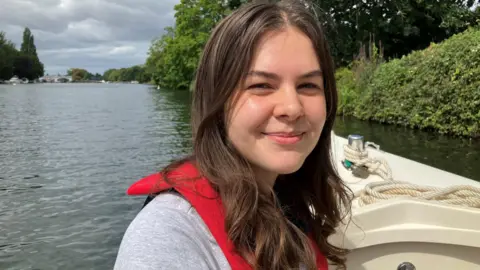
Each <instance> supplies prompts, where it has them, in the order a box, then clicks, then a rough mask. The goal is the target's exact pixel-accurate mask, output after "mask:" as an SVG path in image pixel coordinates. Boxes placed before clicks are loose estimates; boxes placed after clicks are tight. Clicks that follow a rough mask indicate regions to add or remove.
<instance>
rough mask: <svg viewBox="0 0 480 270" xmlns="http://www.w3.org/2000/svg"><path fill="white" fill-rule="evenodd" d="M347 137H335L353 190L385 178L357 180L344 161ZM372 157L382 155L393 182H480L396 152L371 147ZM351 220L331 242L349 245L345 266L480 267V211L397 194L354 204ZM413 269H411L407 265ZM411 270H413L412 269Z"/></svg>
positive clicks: (360, 269) (384, 269)
mask: <svg viewBox="0 0 480 270" xmlns="http://www.w3.org/2000/svg"><path fill="white" fill-rule="evenodd" d="M347 143H348V141H347V140H346V139H345V138H341V137H338V136H334V138H333V154H334V157H335V159H336V161H337V164H336V165H337V170H338V172H339V174H340V176H341V178H342V179H343V180H344V182H345V183H346V184H347V185H348V186H349V187H350V188H351V189H352V191H354V192H358V191H360V190H362V189H363V188H364V187H365V186H366V185H367V184H369V183H372V182H378V181H385V180H384V179H382V178H381V177H379V176H377V175H370V176H368V178H366V179H360V178H356V177H354V176H353V175H352V173H351V171H349V170H347V169H346V168H345V167H344V166H343V165H342V163H341V161H342V160H343V159H344V154H343V146H344V145H345V144H347ZM368 152H369V156H372V157H381V158H384V159H385V160H386V161H387V162H388V165H390V168H391V169H392V172H393V178H394V179H395V180H399V181H403V182H410V183H412V184H416V185H422V186H434V187H439V188H445V187H449V186H454V185H470V186H474V187H479V188H480V183H479V182H476V181H473V180H472V179H468V178H465V177H461V176H458V175H455V174H451V173H448V172H445V171H442V170H439V169H436V168H433V167H430V166H427V165H424V164H421V163H418V162H415V161H412V160H408V159H405V158H402V157H399V156H396V155H392V154H389V153H385V152H383V151H378V150H375V149H371V150H370V149H369V150H368ZM352 207H353V209H352V216H351V220H350V223H347V224H346V225H345V226H340V227H339V228H338V231H337V233H336V234H335V235H333V236H332V238H331V239H330V241H331V242H332V243H334V244H336V245H340V246H343V247H346V248H348V249H351V253H350V254H349V255H348V256H347V269H352V270H388V269H392V270H394V269H395V270H396V269H397V268H398V266H399V265H401V264H402V263H404V262H408V263H411V264H412V265H413V266H415V268H416V269H417V270H423V269H428V270H430V269H435V270H452V269H454V270H456V269H458V270H460V269H461V270H474V269H475V270H478V269H480V209H479V208H473V207H466V206H465V207H464V206H455V205H451V204H447V203H444V202H438V201H427V200H421V199H415V198H394V199H389V200H385V201H378V202H375V203H372V204H368V205H365V206H360V205H359V204H358V202H357V200H354V202H353V206H352ZM404 269H405V270H410V268H404ZM412 269H413V268H412Z"/></svg>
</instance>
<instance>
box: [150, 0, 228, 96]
mask: <svg viewBox="0 0 480 270" xmlns="http://www.w3.org/2000/svg"><path fill="white" fill-rule="evenodd" d="M228 12H229V8H228V6H227V5H226V4H225V3H223V1H210V0H182V1H181V2H180V4H177V5H176V6H175V27H168V28H166V29H165V31H166V33H165V34H164V35H163V36H162V37H160V38H159V39H156V40H154V41H153V42H152V45H151V47H150V51H149V57H148V59H147V64H146V66H147V72H148V73H149V74H151V76H152V80H153V82H154V83H155V84H157V85H159V86H161V87H162V88H166V89H175V90H176V89H180V90H186V89H188V88H189V86H190V84H191V82H192V80H193V78H194V75H195V70H196V67H197V64H198V61H199V58H200V54H201V52H202V50H203V47H204V45H205V43H206V42H207V40H208V37H209V35H210V31H211V30H212V29H213V28H214V26H215V25H216V24H217V23H218V22H219V21H220V20H221V19H222V18H223V17H224V16H225V15H226V14H228Z"/></svg>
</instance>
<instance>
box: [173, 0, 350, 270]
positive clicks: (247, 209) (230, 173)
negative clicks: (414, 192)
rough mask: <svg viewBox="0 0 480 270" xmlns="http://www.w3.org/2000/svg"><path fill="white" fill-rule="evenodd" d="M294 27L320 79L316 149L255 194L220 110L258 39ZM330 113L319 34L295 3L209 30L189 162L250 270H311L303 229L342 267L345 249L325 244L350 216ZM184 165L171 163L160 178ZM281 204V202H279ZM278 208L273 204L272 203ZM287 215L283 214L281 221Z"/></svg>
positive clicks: (261, 8)
mask: <svg viewBox="0 0 480 270" xmlns="http://www.w3.org/2000/svg"><path fill="white" fill-rule="evenodd" d="M285 27H296V28H298V29H299V30H301V31H302V32H303V33H304V34H305V35H307V36H308V37H309V38H310V40H311V41H312V43H313V46H314V49H315V51H316V54H317V57H318V61H319V63H320V65H321V68H322V71H323V75H324V83H325V85H324V88H325V95H326V106H327V119H326V123H325V126H324V128H323V131H322V134H321V136H320V139H319V142H318V143H317V145H316V147H315V148H314V150H313V151H312V153H311V154H310V155H309V156H308V157H307V159H306V160H305V162H304V164H303V166H302V167H301V168H300V169H299V170H298V171H297V172H295V173H292V174H289V175H281V176H279V177H278V179H277V181H276V184H275V193H274V192H273V190H272V191H271V192H268V193H266V192H265V191H263V192H262V191H261V190H262V189H260V188H259V184H258V183H257V181H256V179H255V177H254V173H253V171H252V168H251V167H250V165H249V163H248V161H247V160H246V159H245V158H243V157H242V156H241V155H240V154H239V152H238V151H237V150H236V149H235V148H234V147H233V146H232V145H231V144H230V143H229V141H228V138H227V136H226V124H225V121H226V120H225V118H226V114H227V109H228V108H227V107H226V104H229V102H231V100H232V96H233V93H234V91H235V89H236V88H237V86H238V85H239V84H240V83H242V82H243V80H244V78H245V75H246V74H247V73H248V69H249V68H250V66H251V64H252V59H253V56H254V52H255V48H256V47H257V44H258V42H259V40H260V39H261V37H262V36H263V35H264V34H265V33H267V32H270V31H281V30H282V29H285ZM336 110H337V90H336V85H335V78H334V67H333V62H332V59H331V56H330V54H329V49H328V47H327V42H326V41H325V37H324V34H323V31H322V29H321V27H320V25H319V23H318V22H317V20H316V19H315V17H314V16H313V15H312V14H311V13H310V12H309V11H308V8H307V7H306V5H305V4H302V3H301V1H280V2H279V3H268V2H262V3H260V2H256V3H252V4H247V5H244V6H243V7H241V8H240V9H238V10H236V11H234V12H233V13H232V14H230V15H229V16H227V17H226V18H225V19H223V20H222V21H221V22H220V23H219V24H218V25H217V26H216V28H215V29H214V30H213V33H212V34H211V37H210V39H209V41H208V42H207V44H206V46H205V48H204V51H203V55H202V57H201V60H200V63H199V65H198V69H197V73H196V79H195V84H194V93H193V103H192V131H193V146H194V149H193V155H192V156H191V157H189V158H188V159H189V160H191V161H193V162H195V164H196V166H197V168H198V169H199V171H200V172H201V174H202V175H203V176H205V177H206V178H207V179H208V180H209V181H210V183H211V184H212V186H213V187H214V188H215V189H216V190H217V191H218V192H219V194H220V196H221V198H222V201H223V204H224V208H225V214H226V220H225V227H226V230H227V233H228V236H229V238H230V240H231V241H233V243H234V244H235V246H236V248H237V249H238V251H239V252H240V254H241V255H242V256H244V257H245V258H246V259H247V260H248V261H249V262H250V263H251V264H252V266H253V267H254V268H255V269H295V268H298V267H300V265H305V266H306V267H307V269H316V263H315V253H314V252H313V250H312V249H311V245H310V243H309V240H308V237H307V235H306V233H305V232H304V231H302V230H300V229H299V228H298V227H297V226H296V225H294V223H293V222H292V221H291V219H288V218H286V216H290V217H292V216H293V217H294V219H296V220H300V221H301V222H303V223H304V224H306V227H307V228H308V229H309V232H310V234H311V235H312V236H313V239H314V241H315V242H316V243H317V245H318V246H319V248H320V250H321V252H322V253H323V254H324V255H325V256H326V257H327V258H328V259H329V260H330V261H331V262H333V263H334V264H335V265H339V266H341V268H345V258H344V255H345V254H346V250H344V249H342V248H338V247H335V246H333V245H331V244H330V243H329V242H328V240H327V238H328V237H329V236H330V235H331V234H333V233H334V231H335V228H336V227H337V225H339V223H340V222H341V220H342V219H343V217H344V216H343V214H346V213H344V212H345V211H342V209H346V210H349V209H350V205H349V196H348V193H347V190H348V189H347V188H346V186H345V185H344V184H343V182H342V181H341V179H340V177H339V176H338V174H337V172H336V171H335V169H334V166H333V164H332V157H331V131H332V128H333V124H334V120H335V112H336ZM183 161H185V160H180V161H178V162H175V163H172V164H171V165H170V166H168V167H167V168H166V169H165V170H164V172H167V171H170V170H172V169H174V168H175V167H176V166H177V165H178V164H180V163H182V162H183ZM279 198H280V199H279ZM278 199H279V201H280V202H281V204H280V203H278V201H277V200H278ZM287 214H288V215H287Z"/></svg>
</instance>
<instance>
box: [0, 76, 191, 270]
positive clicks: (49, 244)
mask: <svg viewBox="0 0 480 270" xmlns="http://www.w3.org/2000/svg"><path fill="white" fill-rule="evenodd" d="M179 95H180V96H179ZM181 95H182V93H174V92H172V93H163V94H160V93H159V91H157V90H152V89H149V88H148V87H147V86H142V85H122V84H121V85H113V84H109V85H105V84H102V85H91V84H84V85H80V84H78V85H77V84H72V85H47V84H45V85H26V86H23V85H22V86H1V85H0V119H1V121H0V269H111V268H112V266H113V263H114V259H115V254H116V252H117V246H118V245H119V243H120V241H121V237H122V235H123V232H124V231H125V229H126V226H127V225H128V223H129V222H130V221H131V219H132V218H133V217H134V215H135V214H136V213H137V212H138V210H139V209H140V207H141V204H142V202H143V199H144V198H137V197H135V198H129V197H127V196H125V190H126V188H127V187H128V185H129V184H131V183H132V182H133V181H135V180H136V179H138V178H140V177H142V176H144V175H146V174H149V173H152V172H154V171H155V170H156V169H158V168H159V167H161V166H164V165H165V164H166V163H167V162H168V161H169V160H171V159H172V158H175V157H178V156H180V155H183V154H185V149H186V147H187V146H188V138H189V136H190V135H189V134H190V133H189V129H188V126H187V124H186V120H187V118H186V117H188V115H187V103H181V102H178V100H179V99H180V100H182V99H185V97H182V96H181Z"/></svg>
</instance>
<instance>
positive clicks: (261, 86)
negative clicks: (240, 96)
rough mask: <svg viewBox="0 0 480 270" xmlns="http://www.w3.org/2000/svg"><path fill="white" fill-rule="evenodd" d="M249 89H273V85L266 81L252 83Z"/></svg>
mask: <svg viewBox="0 0 480 270" xmlns="http://www.w3.org/2000/svg"><path fill="white" fill-rule="evenodd" d="M248 89H272V87H271V86H270V85H268V84H266V83H257V84H252V85H250V86H249V87H248Z"/></svg>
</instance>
